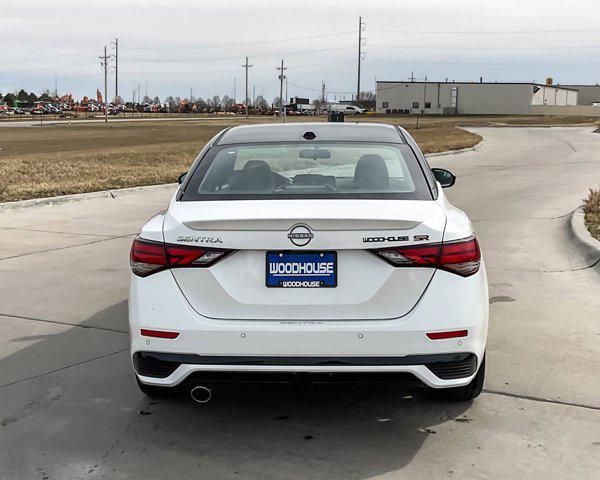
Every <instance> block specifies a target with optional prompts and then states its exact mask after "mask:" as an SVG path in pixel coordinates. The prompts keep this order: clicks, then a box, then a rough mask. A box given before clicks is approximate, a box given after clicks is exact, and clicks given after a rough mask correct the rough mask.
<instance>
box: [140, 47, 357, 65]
mask: <svg viewBox="0 0 600 480" xmlns="http://www.w3.org/2000/svg"><path fill="white" fill-rule="evenodd" d="M355 48H356V46H354V45H352V46H347V47H330V48H313V49H310V50H296V51H293V52H278V53H262V54H258V55H253V57H259V58H264V57H281V56H284V57H285V56H289V55H299V54H304V53H318V52H333V51H336V50H348V49H352V50H354V49H355ZM237 58H239V57H236V56H231V57H186V58H168V59H156V58H129V60H130V61H131V62H137V63H178V62H199V61H213V60H235V59H237Z"/></svg>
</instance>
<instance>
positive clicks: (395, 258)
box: [372, 237, 481, 277]
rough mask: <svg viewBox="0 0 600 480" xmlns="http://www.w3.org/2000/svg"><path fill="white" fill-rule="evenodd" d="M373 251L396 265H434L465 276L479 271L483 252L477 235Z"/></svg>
mask: <svg viewBox="0 0 600 480" xmlns="http://www.w3.org/2000/svg"><path fill="white" fill-rule="evenodd" d="M372 252H373V253H375V254H376V255H379V256H380V257H383V258H385V260H387V261H388V262H389V263H391V264H392V265H394V266H396V267H434V268H442V269H444V270H448V271H450V272H452V273H456V274H458V275H461V276H463V277H468V276H470V275H473V274H474V273H477V271H478V270H479V264H480V263H481V252H480V251H479V244H478V243H477V239H476V238H475V237H469V238H466V239H464V240H458V241H455V242H448V243H441V244H440V243H434V244H429V245H418V246H414V247H413V246H410V247H397V248H382V249H379V250H373V251H372Z"/></svg>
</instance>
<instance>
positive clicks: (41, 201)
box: [0, 139, 484, 212]
mask: <svg viewBox="0 0 600 480" xmlns="http://www.w3.org/2000/svg"><path fill="white" fill-rule="evenodd" d="M483 143H484V140H483V139H482V140H481V141H480V142H479V143H478V144H477V145H474V146H472V147H468V148H461V149H460V150H447V151H445V152H438V153H431V154H429V155H425V157H426V158H430V157H441V156H444V155H454V154H458V153H463V152H471V151H473V150H479V149H480V148H481V146H482V145H483ZM176 186H177V183H165V184H162V185H148V186H144V187H130V188H117V189H115V190H102V191H100V192H88V193H75V194H73V195H61V196H58V197H45V198H32V199H31V200H20V201H17V202H5V203H0V212H6V211H10V210H16V209H19V208H29V207H42V206H45V205H59V204H62V203H69V202H80V201H82V200H90V199H93V198H117V197H118V196H120V195H124V194H128V193H135V192H140V191H144V190H155V189H156V190H159V189H161V188H166V189H169V188H173V187H176Z"/></svg>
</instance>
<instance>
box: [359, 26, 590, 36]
mask: <svg viewBox="0 0 600 480" xmlns="http://www.w3.org/2000/svg"><path fill="white" fill-rule="evenodd" d="M370 31H371V32H374V33H406V34H419V33H424V34H434V35H438V34H440V35H445V34H452V35H496V34H514V33H519V34H545V33H591V32H594V33H596V32H600V29H598V28H582V29H570V30H563V29H561V30H370Z"/></svg>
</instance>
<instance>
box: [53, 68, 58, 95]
mask: <svg viewBox="0 0 600 480" xmlns="http://www.w3.org/2000/svg"><path fill="white" fill-rule="evenodd" d="M54 96H55V97H58V81H57V80H56V73H55V74H54Z"/></svg>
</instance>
